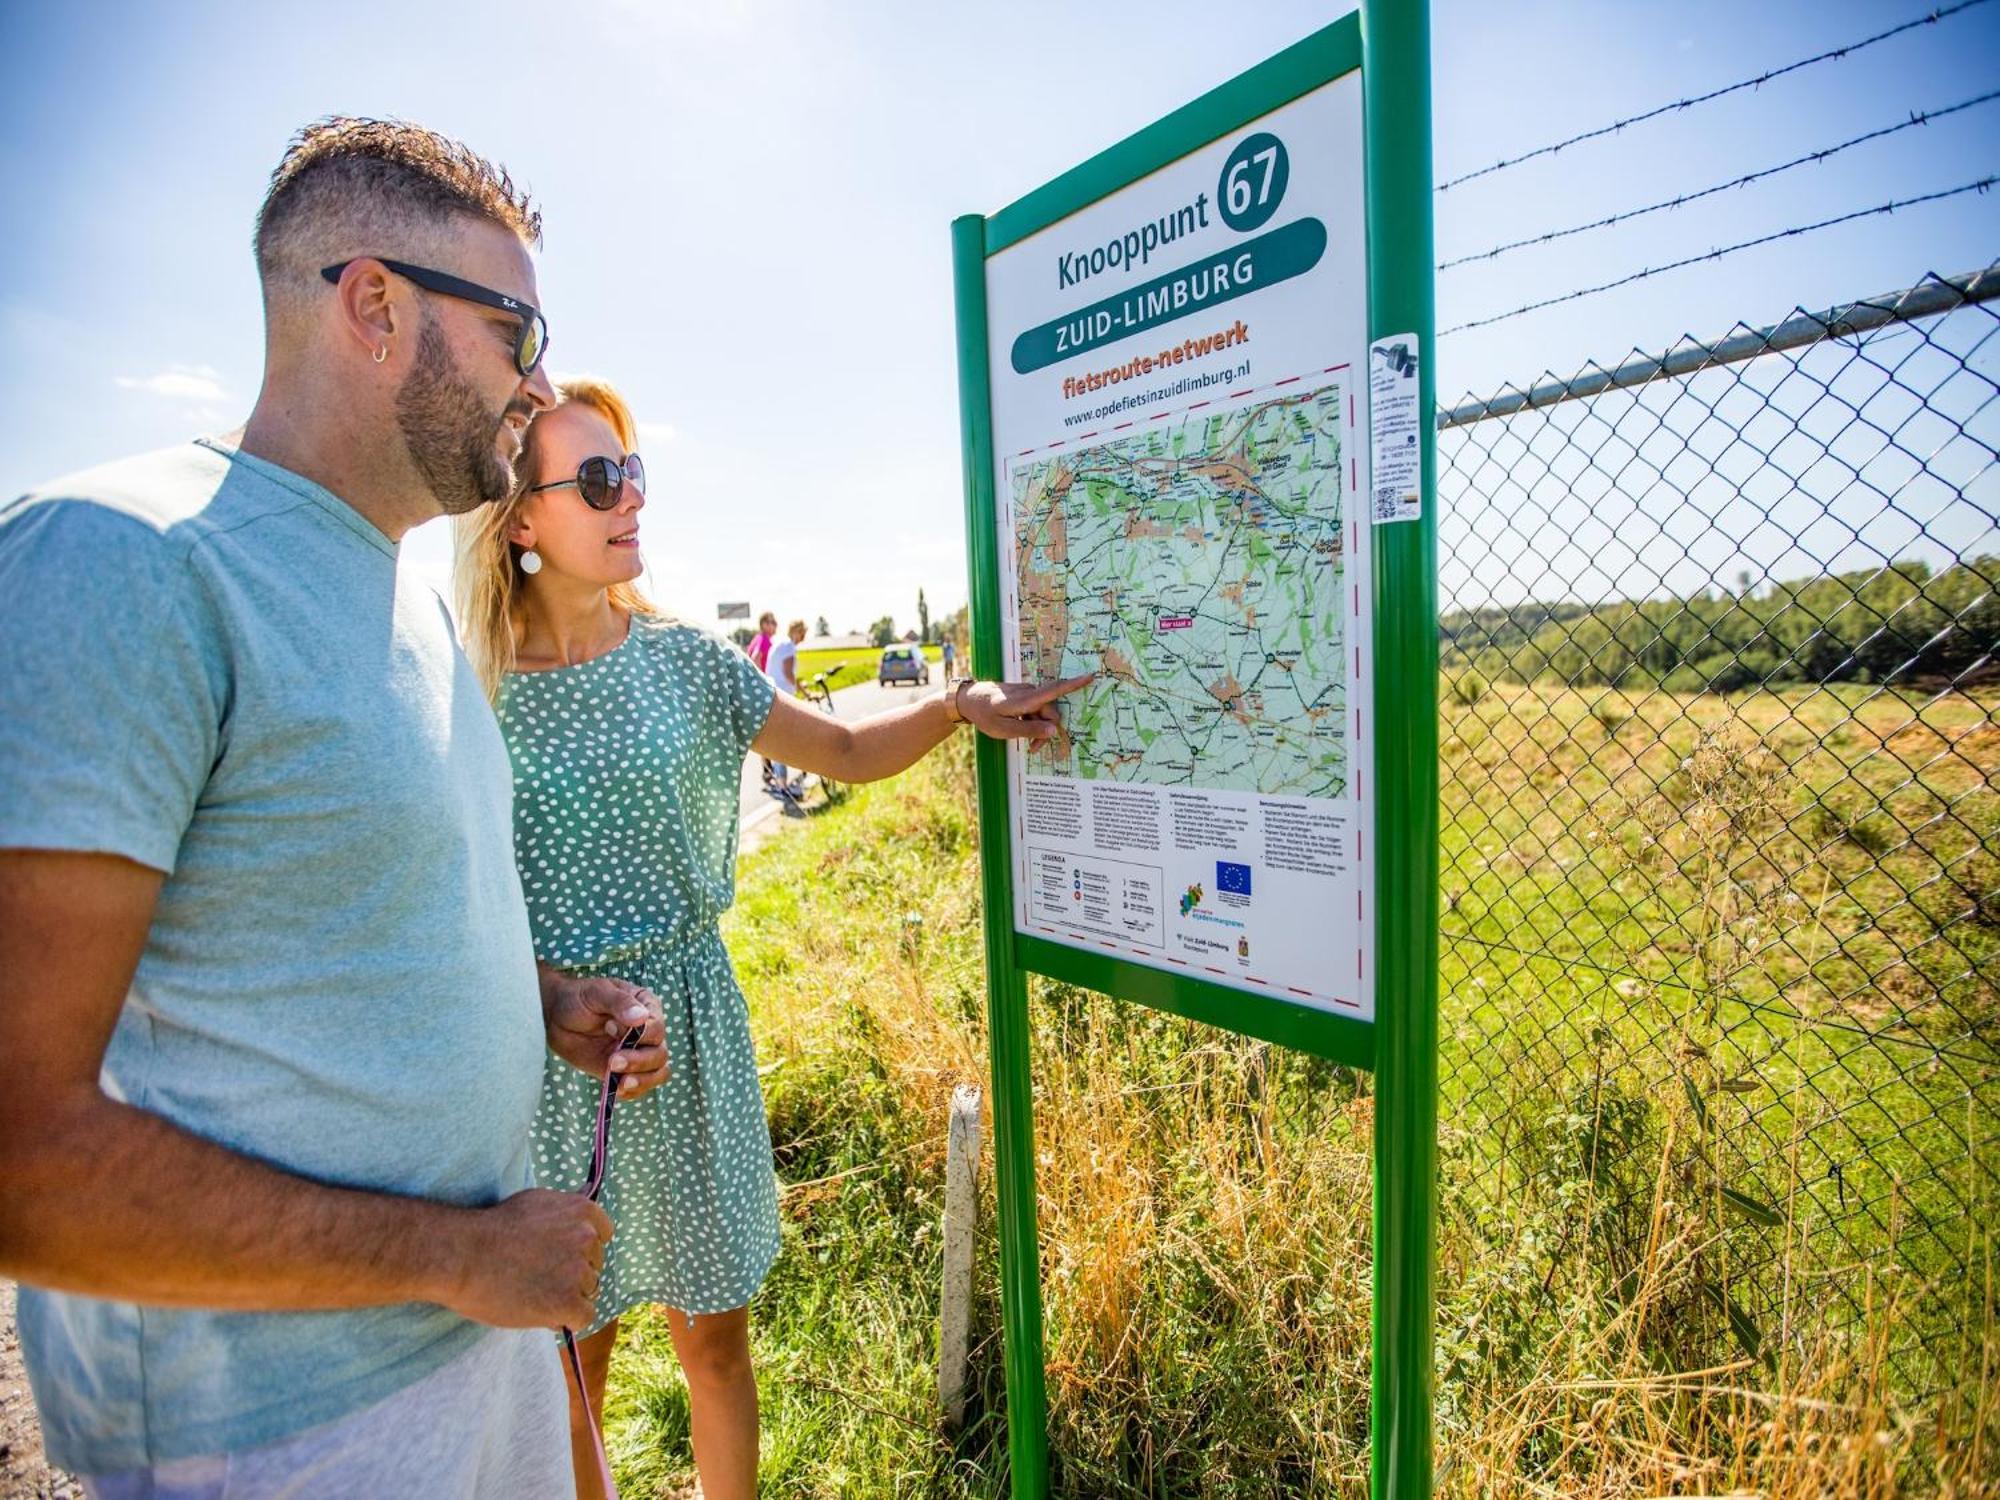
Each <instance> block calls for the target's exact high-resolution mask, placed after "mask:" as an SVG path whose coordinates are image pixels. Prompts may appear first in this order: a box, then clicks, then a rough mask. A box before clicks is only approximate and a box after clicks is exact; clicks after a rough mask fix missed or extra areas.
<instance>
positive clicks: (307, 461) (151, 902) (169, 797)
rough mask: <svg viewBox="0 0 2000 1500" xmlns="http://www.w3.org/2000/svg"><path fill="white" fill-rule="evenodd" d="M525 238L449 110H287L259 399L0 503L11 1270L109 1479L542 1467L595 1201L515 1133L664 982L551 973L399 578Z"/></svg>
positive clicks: (402, 1490)
mask: <svg viewBox="0 0 2000 1500" xmlns="http://www.w3.org/2000/svg"><path fill="white" fill-rule="evenodd" d="M539 233H540V229H539V217H538V215H537V214H536V213H535V212H534V210H533V208H532V207H531V206H530V205H529V204H528V203H527V201H526V200H525V199H524V198H523V197H521V196H520V195H519V194H517V193H516V192H515V190H514V189H513V187H512V184H511V183H510V182H509V181H508V179H507V178H506V177H505V175H504V174H502V173H500V172H498V171H497V170H496V169H494V168H493V167H492V166H490V165H488V164H487V163H485V162H484V161H482V160H480V159H479V158H478V157H476V156H474V155H473V154H472V153H471V152H469V151H467V150H466V149H465V148H464V147H462V146H460V145H458V144H457V143H455V142H452V141H448V140H445V139H443V138H442V137H439V136H436V135H433V134H432V133H430V132H428V131H423V130H420V129H417V128H416V127H413V126H409V125H403V124H394V123H382V122H373V121H355V120H337V121H329V122H325V123H323V124H321V125H318V126H314V127H311V128H309V129H307V130H305V131H303V132H301V134H300V135H299V137H298V138H296V139H295V141H294V142H293V144H292V147H291V149H290V150H289V151H288V153H287V155H286V157H285V160H284V161H283V162H282V163H281V164H280V166H279V168H278V170H277V172H276V174H275V175H274V176H273V178H272V185H271V189H270V193H269V195H268V196H267V198H266V199H265V202H264V205H263V209H262V212H261V213H260V215H259V219H258V229H257V259H258V269H259V273H260V276H261V278H262V283H263V292H264V302H265V309H266V317H267V322H268V333H267V356H266V369H265V376H264V385H263V390H262V393H261V394H260V396H259V397H258V401H257V405H256V407H255V409H254V410H253V412H252V413H251V415H250V419H249V421H248V423H247V425H246V427H245V428H244V430H243V432H242V433H241V434H240V435H239V436H238V437H237V438H236V439H235V440H233V441H216V442H201V443H194V444H189V445H187V446H186V447H183V448H179V449H172V450H168V451H166V452H162V453H156V454H152V455H148V456H146V457H143V458H136V459H130V460H126V461H124V462H122V463H117V464H112V465H109V466H107V467H105V468H102V469H97V470H93V471H91V472H89V473H86V474H83V475H80V476H76V477H74V478H71V479H68V480H64V481H61V482H59V483H56V484H53V485H50V486H47V487H45V488H44V489H42V490H41V491H38V492H37V493H35V494H32V495H29V496H27V497H24V498H23V499H21V500H18V501H16V502H14V503H13V504H11V505H7V506H4V507H0V1057H5V1058H6V1061H7V1080H6V1085H5V1088H4V1089H0V1274H5V1275H8V1276H12V1277H15V1278H17V1279H19V1280H20V1281H21V1282H22V1283H24V1285H23V1290H22V1293H21V1297H20V1306H19V1316H20V1324H21V1337H22V1344H23V1348H24V1351H25V1353H26V1356H27V1360H28V1367H29V1375H30V1378H31V1381H32V1383H33V1386H34V1390H35V1397H36V1402H37V1405H38V1406H39V1408H40V1412H41V1418H42V1426H43V1432H44V1437H45V1441H46V1444H47V1447H48V1450H49V1455H50V1458H51V1459H52V1460H53V1461H54V1462H55V1463H57V1464H59V1465H61V1466H62V1467H64V1468H67V1469H71V1470H73V1471H76V1472H78V1473H81V1474H83V1475H85V1476H86V1484H87V1487H88V1488H89V1489H90V1490H91V1491H92V1493H93V1494H96V1495H101V1496H122V1495H128V1494H129V1495H151V1494H154V1493H156V1492H157V1493H172V1494H174V1495H176V1496H181V1495H187V1496H208V1495H218V1496H219V1495H221V1494H222V1493H223V1490H224V1487H225V1486H226V1487H227V1492H228V1494H229V1495H230V1496H232V1497H234V1496H239V1495H262V1494H267V1493H277V1492H282V1493H286V1494H291V1493H313V1494H368V1495H371V1496H400V1495H430V1494H452V1495H464V1494H480V1495H486V1494H492V1495H507V1496H512V1495H517V1494H536V1495H548V1494H562V1493H567V1492H568V1490H569V1487H570V1484H571V1478H570V1473H571V1470H570V1454H569V1433H568V1424H567V1419H566V1414H565V1400H564V1395H563V1390H562V1383H561V1382H562V1376H561V1374H560V1367H559V1364H558V1358H557V1352H556V1345H555V1343H554V1341H553V1340H552V1339H551V1338H550V1337H549V1336H548V1334H547V1333H546V1332H543V1331H539V1330H547V1329H550V1328H556V1327H560V1326H564V1325H574V1326H578V1327H581V1326H583V1325H585V1324H587V1323H588V1322H589V1321H590V1320H591V1318H592V1316H593V1313H592V1305H591V1304H592V1296H593V1294H594V1292H595V1289H596V1282H597V1274H598V1267H599V1265H600V1263H601V1260H602V1255H603V1243H604V1240H605V1238H606V1237H607V1236H608V1235H609V1233H610V1222H609V1220H608V1219H606V1218H605V1216H604V1215H603V1214H602V1212H600V1211H599V1210H598V1209H597V1208H596V1206H595V1205H592V1204H589V1203H586V1202H584V1201H583V1200H582V1199H580V1198H578V1197H574V1196H571V1195H567V1194H557V1193H550V1192H543V1191H539V1190H535V1189H533V1188H531V1187H530V1182H529V1167H528V1133H529V1126H530V1123H531V1122H532V1119H533V1117H534V1112H535V1104H536V1100H537V1097H538V1094H539V1090H540V1083H541V1074H542V1057H543V1049H544V1047H545V1046H547V1047H552V1048H554V1049H555V1051H556V1052H557V1053H558V1054H559V1055H560V1056H562V1057H563V1058H565V1059H566V1060H567V1061H569V1062H571V1063H573V1064H574V1065H576V1066H577V1067H579V1068H582V1069H584V1070H586V1071H588V1072H592V1073H596V1074H600V1075H602V1074H604V1073H606V1071H607V1070H609V1071H611V1072H617V1073H623V1075H624V1079H623V1082H622V1083H621V1085H620V1087H621V1089H622V1090H624V1091H625V1093H626V1094H627V1095H630V1094H633V1093H637V1092H642V1091H643V1090H644V1089H646V1088H649V1087H652V1086H653V1085H654V1084H656V1083H658V1082H659V1080H660V1079H661V1078H662V1077H663V1076H664V1072H663V1070H664V1067H665V1055H664V1053H663V1051H662V1050H661V1047H660V1045H659V1037H660V1030H659V1022H658V1015H657V1003H656V1002H653V1001H652V999H651V997H650V996H648V995H646V994H645V992H643V991H640V990H636V989H634V988H633V987H632V986H630V985H627V984H623V983H621V982H619V981H615V980H603V979H597V980H570V979H566V978H565V977H563V976H561V975H559V974H556V973H554V972H538V970H537V966H536V964H535V962H534V959H533V956H532V952H531V949H530V945H529V936H528V923H527V915H526V910H525V907H524V904H523V901H522V896H521V889H520V883H519V879H518V876H517V875H516V873H515V867H514V851H513V836H512V819H511V815H510V810H509V805H510V796H511V779H510V774H509V770H508V764H507V757H506V752H505V750H504V748H503V746H502V743H501V740H500V737H499V733H498V730H497V728H496V726H495V724H494V721H493V718H492V715H491V713H490V711H489V710H488V708H487V704H486V700H485V697H484V696H483V694H482V693H481V691H480V686H479V683H478V681H477V679H476V678H475V676H474V674H473V672H472V671H471V669H470V667H469V666H468V665H467V663H466V660H465V658H464V656H463V655H462V654H461V653H460V652H459V650H458V647H457V644H456V642H455V640H454V638H453V635H452V630H451V625H450V621H449V620H448V618H447V617H446V615H445V613H444V607H443V604H442V601H441V600H439V599H438V597H437V595H436V594H435V593H434V592H432V591H431V590H430V589H428V588H426V587H424V586H423V585H421V584H420V583H418V582H416V581H415V580H413V579H412V578H410V577H409V576H407V575H405V574H401V573H399V572H398V569H397V552H398V540H399V539H400V538H401V537H402V535H403V533H404V532H405V531H407V530H408V529H409V528H410V527H411V526H414V525H416V524H417V523H418V522H420V521H423V520H426V519H428V518H430V517H432V516H435V515H438V514H440V513H453V512H460V511H465V510H470V509H472V508H473V507H475V506H477V505H480V504H482V503H486V502H489V501H492V500H494V499H497V498H499V497H500V496H501V495H502V494H504V493H505V492H506V491H507V489H508V488H509V487H510V486H511V484H512V482H513V471H512V465H513V460H514V457H515V455H516V454H517V453H518V452H519V449H520V440H521V435H522V433H523V432H524V431H525V430H526V427H527V424H528V422H529V421H530V420H532V418H533V417H534V415H535V413H536V412H538V411H541V410H546V409H547V408H548V406H549V405H550V404H551V403H552V401H553V399H554V396H553V391H552V390H551V388H550V386H549V383H548V380H547V378H546V376H545V375H544V374H543V373H542V372H541V369H540V356H541V350H542V347H543V345H544V343H545V342H546V333H545V330H544V329H543V325H542V323H541V319H540V315H539V313H537V312H536V311H535V307H534V304H535V301H536V290H535V270H534V263H533V261H532V259H531V258H530V255H529V249H530V247H531V246H532V245H533V244H535V243H537V242H538V240H539ZM633 1025H644V1026H645V1028H646V1030H645V1033H644V1037H643V1040H642V1042H641V1044H640V1045H637V1046H634V1047H631V1048H626V1049H622V1050H621V1049H620V1038H621V1037H622V1036H623V1035H624V1033H625V1031H626V1030H627V1028H629V1027H630V1026H633ZM499 1330H521V1331H517V1332H503V1331H499Z"/></svg>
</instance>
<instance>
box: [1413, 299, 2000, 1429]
mask: <svg viewBox="0 0 2000 1500" xmlns="http://www.w3.org/2000/svg"><path fill="white" fill-rule="evenodd" d="M1996 294H2000V268H1989V269H1988V270H1987V271H1984V272H1980V273H1976V274H1973V275H1968V276H1959V277H1952V278H1932V279H1929V280H1926V281H1925V282H1924V283H1922V284H1921V285H1919V286H1916V287H1913V288H1911V289H1909V290H1907V291H1905V292H1901V293H1898V294H1895V295H1892V296H1888V297H1882V298H1875V299H1870V300H1869V301H1866V302H1861V303H1856V304H1853V305H1851V306H1848V307H1844V308H1839V309H1835V310H1832V311H1829V312H1825V313H1821V314H1806V313H1803V312H1801V313H1799V314H1797V315H1795V316H1794V317H1792V318H1791V319H1790V320H1789V321H1787V322H1784V323H1780V324H1777V325H1775V326H1772V327H1767V328H1757V329H1753V328H1749V327H1739V328H1737V329H1736V330H1734V331H1733V332H1732V333H1731V334H1730V335H1729V336H1728V337H1726V338H1723V339H1721V340H1718V341H1715V342H1713V343H1704V344H1693V343H1690V344H1687V345H1684V346H1682V347H1679V348H1676V349H1675V350H1673V351H1671V352H1670V353H1669V354H1668V355H1667V356H1666V357H1664V358H1660V357H1642V356H1639V355H1636V354H1635V355H1634V357H1633V358H1632V359H1631V360H1630V361H1628V362H1626V363H1624V364H1622V365H1619V366H1616V367H1606V368H1599V367H1595V366H1593V367H1590V368H1586V369H1585V370H1583V371H1581V372H1579V373H1578V374H1577V375H1576V376H1574V377H1573V378H1570V379H1555V378H1551V379H1549V380H1548V381H1546V382H1545V383H1543V384H1540V385H1537V386H1535V387H1532V388H1530V389H1525V390H1510V391H1506V392H1502V393H1501V394H1499V395H1497V396H1495V397H1493V398H1492V399H1489V400H1484V401H1469V402H1467V403H1466V404H1463V405H1461V406H1459V407H1457V408H1456V409H1454V410H1451V411H1449V412H1443V413H1441V414H1440V419H1439V421H1440V426H1441V429H1442V431H1441V432H1440V435H1439V443H1438V470H1439V484H1438V493H1439V505H1440V519H1439V557H1440V588H1439V607H1440V610H1441V613H1442V632H1443V635H1442V662H1443V671H1442V683H1441V691H1442V700H1443V718H1442V724H1441V730H1442V740H1443V764H1442V767H1441V785H1442V796H1443V804H1444V807H1443V827H1444V844H1443V848H1442V852H1441V861H1440V872H1441V880H1442V885H1443V893H1442V894H1443V902H1442V905H1443V910H1444V944H1443V953H1444V966H1445V972H1444V984H1443V995H1444V1015H1443V1018H1442V1028H1441V1033H1442V1036H1443V1038H1444V1042H1443V1049H1444V1050H1443V1055H1442V1058H1441V1075H1442V1086H1443V1100H1442V1103H1443V1108H1442V1109H1441V1111H1440V1114H1441V1118H1442V1119H1443V1121H1444V1134H1443V1137H1442V1143H1441V1153H1442V1157H1441V1159H1442V1161H1443V1164H1444V1172H1445V1176H1444V1212H1446V1213H1447V1214H1457V1215H1463V1216H1468V1217H1470V1218H1473V1219H1475V1220H1476V1221H1477V1222H1478V1223H1479V1224H1480V1225H1481V1226H1482V1227H1483V1230H1484V1232H1485V1233H1486V1234H1487V1235H1488V1236H1489V1237H1497V1238H1500V1239H1502V1240H1505V1241H1507V1242H1508V1243H1509V1244H1510V1246H1511V1250H1512V1254H1511V1255H1510V1256H1508V1257H1501V1258H1500V1259H1499V1263H1501V1264H1504V1265H1505V1266H1506V1267H1507V1268H1508V1270H1507V1272H1506V1274H1505V1276H1504V1277H1503V1276H1502V1274H1501V1273H1500V1272H1485V1271H1482V1272H1480V1273H1479V1275H1478V1276H1475V1277H1474V1278H1473V1281H1472V1284H1470V1285H1467V1286H1465V1287H1464V1289H1463V1292H1462V1296H1463V1299H1464V1300H1463V1302H1462V1303H1461V1304H1459V1305H1447V1306H1446V1308H1445V1309H1444V1310H1443V1313H1442V1315H1441V1320H1440V1330H1439V1331H1440V1335H1441V1340H1442V1343H1443V1359H1444V1361H1445V1365H1446V1368H1445V1369H1444V1380H1443V1384H1442V1388H1441V1389H1442V1391H1443V1401H1444V1407H1443V1410H1444V1414H1445V1417H1446V1420H1447V1421H1449V1420H1450V1407H1451V1403H1452V1400H1453V1389H1454V1386H1455V1385H1457V1384H1461V1383H1463V1382H1464V1381H1467V1380H1471V1379H1475V1378H1478V1377H1479V1376H1480V1375H1481V1374H1482V1372H1483V1374H1484V1377H1485V1378H1487V1379H1489V1380H1491V1381H1495V1382H1504V1381H1505V1380H1506V1379H1508V1378H1513V1377H1510V1376H1509V1375H1508V1373H1507V1372H1508V1371H1509V1370H1512V1371H1514V1372H1516V1373H1517V1375H1518V1372H1520V1371H1522V1370H1525V1369H1528V1368H1529V1367H1530V1366H1531V1365H1532V1362H1533V1360H1534V1358H1535V1349H1534V1339H1535V1338H1536V1337H1537V1336H1538V1335H1537V1334H1536V1333H1535V1330H1536V1329H1537V1328H1540V1329H1542V1330H1543V1331H1544V1333H1545V1332H1546V1329H1547V1327H1548V1326H1549V1323H1548V1319H1549V1317H1550V1315H1551V1313H1552V1312H1553V1313H1555V1315H1556V1316H1558V1317H1563V1318H1568V1317H1583V1318H1586V1319H1589V1318H1595V1319H1597V1320H1598V1321H1599V1323H1600V1324H1602V1325H1603V1326H1607V1327H1608V1326H1611V1325H1612V1324H1615V1323H1618V1322H1619V1320H1620V1319H1621V1318H1623V1319H1624V1320H1625V1322H1626V1324H1627V1326H1628V1327H1629V1326H1630V1325H1632V1324H1634V1323H1636V1322H1640V1321H1643V1323H1644V1328H1643V1330H1642V1331H1641V1333H1640V1334H1639V1339H1640V1342H1641V1344H1642V1345H1643V1346H1644V1348H1645V1349H1646V1350H1647V1352H1648V1355H1649V1357H1651V1358H1653V1359H1655V1360H1656V1362H1657V1365H1658V1367H1661V1368H1671V1369H1681V1370H1690V1369H1702V1368H1727V1367H1729V1366H1730V1365H1731V1364H1732V1363H1733V1364H1734V1365H1735V1366H1737V1367H1738V1368H1739V1370H1740V1372H1741V1373H1740V1374H1739V1376H1738V1377H1737V1378H1739V1379H1741V1380H1745V1381H1750V1382H1757V1381H1762V1382H1765V1383H1776V1382H1779V1381H1781V1380H1782V1381H1795V1380H1796V1379H1797V1378H1798V1376H1799V1373H1800V1372H1801V1371H1804V1370H1810V1369H1820V1370H1824V1369H1828V1368H1836V1367H1837V1368H1841V1369H1846V1370H1850V1371H1852V1372H1854V1373H1855V1374H1856V1375H1857V1376H1858V1377H1859V1378H1862V1379H1864V1380H1866V1381H1868V1382H1872V1384H1871V1385H1870V1388H1871V1389H1874V1390H1877V1391H1879V1393H1880V1396H1881V1399H1882V1400H1884V1401H1885V1402H1887V1403H1889V1404H1890V1405H1891V1406H1892V1407H1893V1408H1896V1409H1899V1410H1905V1411H1909V1412H1916V1411H1919V1410H1921V1411H1925V1412H1930V1413H1933V1414H1934V1415H1935V1420H1937V1421H1939V1422H1943V1423H1946V1424H1949V1423H1952V1422H1955V1421H1964V1420H1976V1418H1968V1417H1967V1415H1966V1413H1967V1410H1968V1408H1969V1403H1970V1401H1971V1397H1970V1396H1969V1395H1968V1394H1967V1393H1968V1391H1969V1390H1970V1389H1971V1388H1972V1386H1973V1385H1976V1384H1977V1383H1978V1382H1979V1381H1981V1380H1982V1379H1985V1380H1990V1379H1991V1374H1990V1372H1988V1373H1986V1374H1984V1375H1982V1371H1984V1370H1985V1367H1986V1366H1989V1365H1991V1364H1993V1362H1994V1353H1995V1341H1994V1290H1995V1289H1994V1272H1995V1269H1996V1267H1995V1263H1994V1255H1993V1225H1994V1223H1995V1221H1996V1217H2000V1153H1996V1150H1995V1146H1996V1140H1995V1136H1996V1126H1995V1108H1996V1105H2000V789H1996V788H2000V724H1996V707H2000V470H1996V451H1995V450H1996V446H2000V402H1996V396H2000V339H1996V332H2000V303H1995V302H1993V301H1991V300H1989V299H1992V298H1993V297H1995V295H1996ZM1482 1278H1484V1279H1482Z"/></svg>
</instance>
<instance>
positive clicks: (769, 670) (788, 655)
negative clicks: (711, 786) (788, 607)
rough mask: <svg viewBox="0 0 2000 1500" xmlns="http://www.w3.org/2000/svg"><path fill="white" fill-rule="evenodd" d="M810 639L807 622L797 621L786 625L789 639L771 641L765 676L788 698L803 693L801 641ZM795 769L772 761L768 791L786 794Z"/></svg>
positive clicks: (786, 633)
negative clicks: (800, 680) (801, 681)
mask: <svg viewBox="0 0 2000 1500" xmlns="http://www.w3.org/2000/svg"><path fill="white" fill-rule="evenodd" d="M805 638H806V622H805V621H804V620H794V621H792V623H791V624H789V625H787V626H786V627H785V638H784V639H783V640H782V641H773V642H772V643H771V656H770V660H769V662H768V664H767V665H766V666H765V668H764V675H765V676H766V677H769V678H770V679H771V685H772V686H773V687H775V688H776V689H777V690H778V691H779V692H781V693H783V694H784V695H785V696H786V697H787V698H796V697H798V696H799V642H800V641H802V640H804V639H805ZM790 779H791V772H790V771H788V770H787V769H786V768H785V766H784V764H783V763H782V762H779V761H773V762H771V778H770V785H769V787H768V788H767V790H769V791H771V792H772V793H774V794H776V795H777V796H780V797H782V796H784V795H785V793H786V784H787V782H789V781H790Z"/></svg>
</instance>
